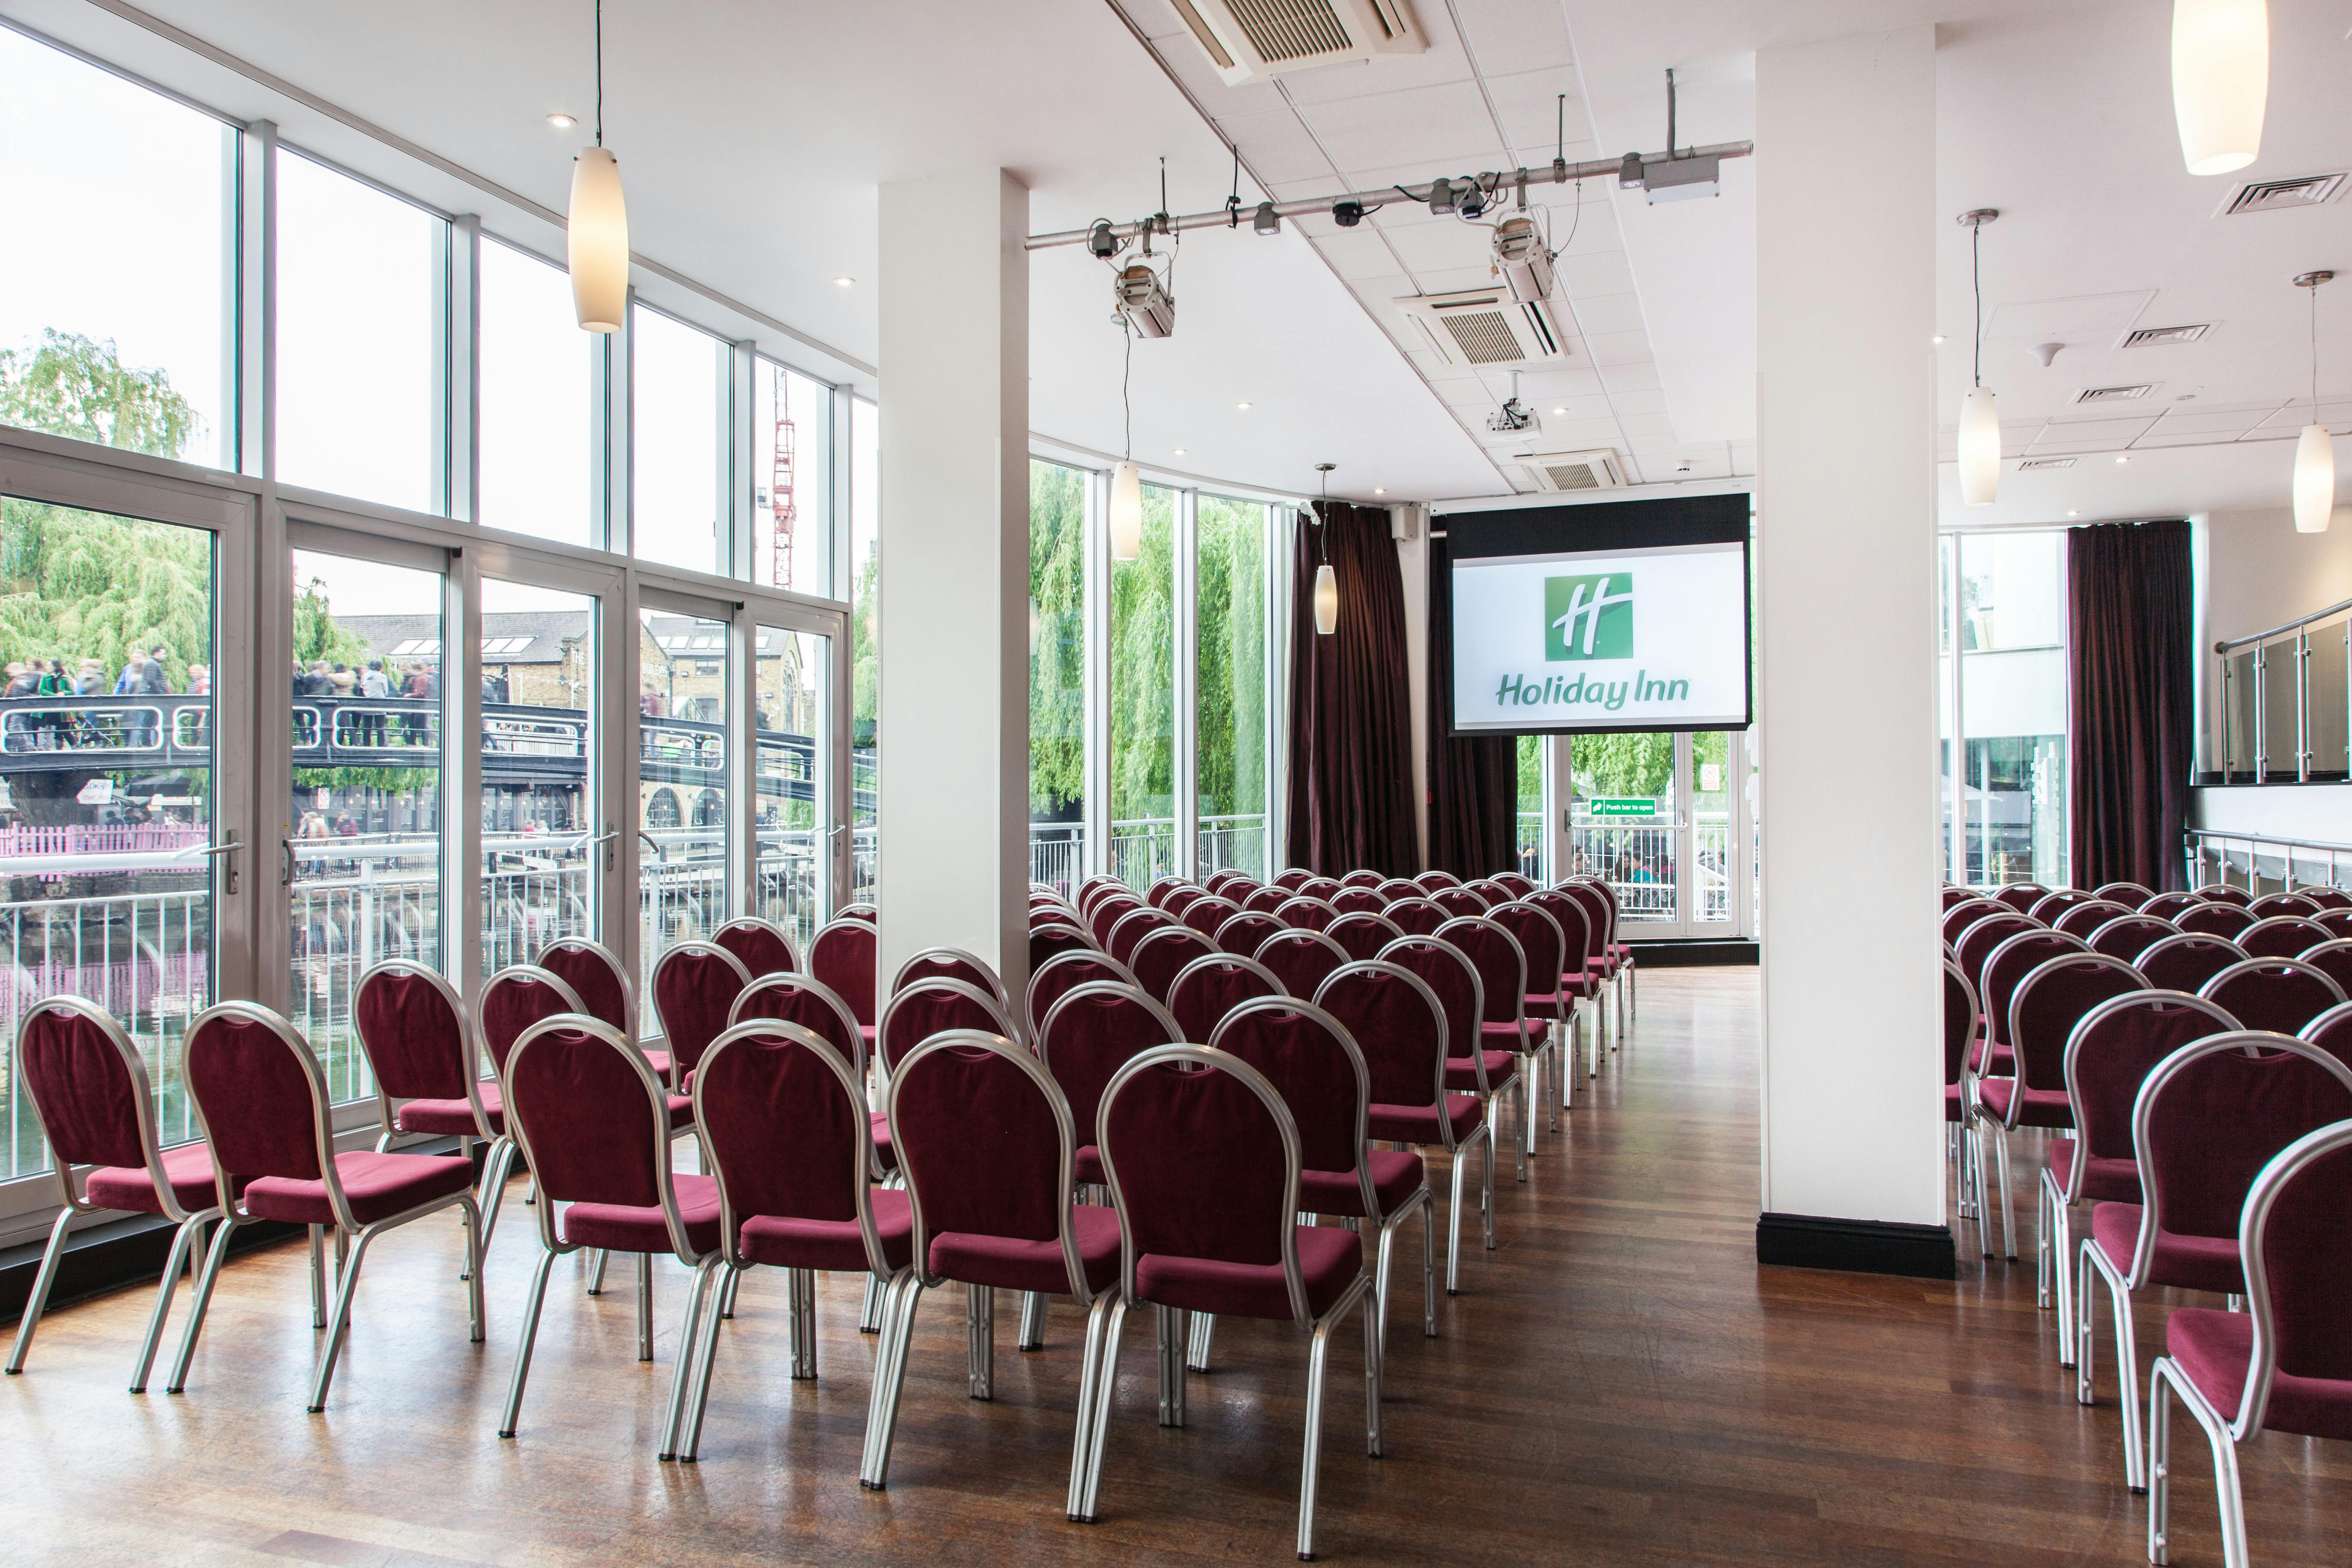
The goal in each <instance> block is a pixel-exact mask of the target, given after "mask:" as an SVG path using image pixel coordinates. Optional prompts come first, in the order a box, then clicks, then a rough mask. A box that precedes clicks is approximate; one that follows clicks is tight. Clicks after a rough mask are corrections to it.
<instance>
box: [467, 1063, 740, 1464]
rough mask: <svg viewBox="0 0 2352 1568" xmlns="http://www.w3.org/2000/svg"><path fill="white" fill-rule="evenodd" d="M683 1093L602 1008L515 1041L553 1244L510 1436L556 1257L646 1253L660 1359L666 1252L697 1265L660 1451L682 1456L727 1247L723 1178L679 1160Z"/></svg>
mask: <svg viewBox="0 0 2352 1568" xmlns="http://www.w3.org/2000/svg"><path fill="white" fill-rule="evenodd" d="M681 1105H682V1107H683V1111H682V1113H683V1114H684V1115H686V1116H688V1117H691V1116H692V1115H693V1113H694V1102H693V1101H692V1100H684V1101H680V1100H679V1098H678V1097H677V1096H675V1095H672V1094H669V1093H668V1092H667V1089H665V1088H664V1086H663V1084H662V1082H661V1080H660V1079H657V1078H656V1077H655V1076H654V1073H653V1069H652V1068H650V1067H648V1066H646V1060H645V1058H644V1057H643V1056H642V1055H640V1054H639V1053H638V1052H637V1051H636V1050H635V1048H634V1044H633V1042H631V1041H630V1040H628V1039H627V1038H625V1037H623V1036H622V1035H621V1034H620V1033H618V1032H617V1031H616V1030H614V1029H613V1028H612V1027H610V1026H607V1025H605V1024H604V1023H601V1022H599V1021H597V1020H594V1019H591V1018H584V1017H578V1016H568V1017H555V1018H550V1019H547V1020H546V1021H544V1022H542V1023H538V1024H534V1025H532V1026H530V1028H529V1029H526V1030H525V1031H523V1037H522V1038H521V1039H520V1040H517V1041H516V1042H515V1047H514V1051H513V1053H512V1054H511V1055H509V1057H508V1058H507V1121H508V1124H509V1126H510V1127H511V1128H512V1129H513V1131H514V1137H515V1141H516V1142H518V1143H520V1144H521V1145H522V1157H523V1159H524V1160H525V1161H526V1162H527V1163H529V1164H530V1169H531V1173H532V1175H534V1176H535V1177H537V1178H538V1181H539V1191H540V1196H541V1199H542V1200H543V1201H542V1202H541V1204H540V1205H539V1239H540V1245H541V1247H542V1248H544V1251H543V1253H542V1255H541V1258H540V1260H539V1268H538V1271H537V1272H536V1273H535V1274H533V1275H532V1277H531V1282H530V1304H529V1305H528V1306H527V1307H525V1308H524V1309H523V1322H522V1334H521V1338H520V1340H519V1341H518V1342H517V1343H516V1346H515V1363H514V1376H513V1378H512V1380H511V1381H510V1382H509V1384H508V1386H507V1403H506V1411H505V1414H504V1415H503V1416H502V1417H501V1418H500V1420H499V1436H501V1437H511V1436H514V1435H515V1431H516V1426H517V1423H518V1421H519V1419H520V1416H521V1414H522V1394H523V1387H524V1385H525V1384H527V1383H528V1382H529V1381H530V1361H531V1350H532V1347H533V1346H534V1345H535V1344H536V1343H537V1342H538V1339H539V1319H540V1313H541V1310H542V1309H543V1308H544V1307H545V1305H546V1302H547V1277H548V1274H549V1272H550V1271H551V1269H553V1268H554V1267H555V1260H556V1258H559V1257H562V1255H563V1254H565V1253H567V1252H576V1251H579V1250H581V1249H583V1248H589V1249H593V1250H596V1251H600V1252H606V1253H613V1252H618V1253H622V1254H624V1255H634V1256H635V1258H636V1260H637V1360H639V1361H640V1362H649V1361H651V1360H653V1359H654V1270H653V1261H654V1259H655V1258H656V1257H661V1256H665V1255H666V1256H668V1257H673V1258H677V1260H678V1261H679V1262H680V1263H682V1264H684V1265H686V1267H688V1268H691V1269H692V1270H694V1288H693V1290H692V1292H691V1293H690V1294H689V1296H688V1299H687V1306H686V1311H685V1315H684V1316H683V1317H682V1318H681V1319H680V1320H679V1325H678V1335H677V1361H676V1364H675V1365H674V1366H673V1367H672V1368H671V1371H670V1392H669V1415H668V1418H667V1421H666V1422H665V1423H664V1424H663V1426H662V1434H661V1446H660V1454H661V1457H662V1458H665V1459H668V1458H676V1457H677V1434H678V1426H679V1424H680V1421H681V1420H682V1418H683V1416H684V1415H685V1408H686V1390H687V1372H688V1367H689V1366H691V1365H692V1364H693V1362H694V1348H695V1337H696V1333H697V1331H698V1328H699V1326H700V1323H701V1320H702V1304H703V1302H704V1300H706V1299H707V1298H708V1296H709V1289H710V1282H711V1272H712V1270H713V1268H715V1267H716V1266H717V1265H718V1262H719V1189H718V1185H717V1184H716V1183H714V1182H713V1181H712V1180H711V1179H710V1178H709V1176H698V1175H688V1174H686V1173H681V1172H677V1171H674V1170H673V1169H672V1168H671V1162H670V1148H671V1141H670V1134H669V1129H668V1128H667V1126H666V1125H665V1122H666V1121H671V1120H675V1119H676V1118H677V1116H678V1115H679V1114H681V1111H680V1110H679V1109H678V1108H679V1107H680V1106H681ZM559 1205H561V1212H560V1213H559Z"/></svg>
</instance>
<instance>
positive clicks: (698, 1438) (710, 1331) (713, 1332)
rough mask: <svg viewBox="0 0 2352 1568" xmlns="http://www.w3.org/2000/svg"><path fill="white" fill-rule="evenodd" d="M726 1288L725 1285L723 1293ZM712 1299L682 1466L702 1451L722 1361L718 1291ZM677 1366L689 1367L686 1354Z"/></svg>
mask: <svg viewBox="0 0 2352 1568" xmlns="http://www.w3.org/2000/svg"><path fill="white" fill-rule="evenodd" d="M720 1267H722V1268H726V1271H727V1272H728V1273H730V1274H739V1273H740V1272H741V1270H740V1269H738V1268H734V1267H732V1266H731V1265H721V1266H720ZM724 1288H725V1286H724V1284H723V1283H722V1285H721V1287H720V1289H724ZM711 1296H712V1300H711V1306H710V1321H709V1322H708V1323H707V1324H705V1325H704V1326H703V1330H702V1337H701V1338H700V1339H699V1340H698V1341H697V1342H696V1351H697V1353H696V1355H695V1358H694V1388H693V1391H692V1392H691V1393H690V1394H688V1395H687V1413H686V1430H685V1431H684V1432H683V1433H682V1434H680V1435H679V1437H678V1443H677V1462H678V1463H679V1464H681V1465H690V1464H693V1463H694V1462H695V1457H696V1455H697V1453H698V1451H699V1450H700V1448H701V1447H702V1414H703V1412H704V1411H705V1410H706V1409H708V1408H709V1405H710V1368H711V1363H714V1362H716V1361H717V1360H718V1359H719V1320H720V1318H721V1316H722V1314H721V1313H720V1312H719V1300H721V1298H720V1297H719V1292H718V1291H715V1290H714V1291H713V1292H711ZM793 1350H794V1354H795V1359H797V1355H798V1350H799V1347H798V1346H797V1345H795V1346H794V1347H793ZM678 1364H679V1365H680V1366H683V1365H685V1364H686V1362H685V1357H684V1355H683V1354H681V1355H680V1357H679V1360H678Z"/></svg>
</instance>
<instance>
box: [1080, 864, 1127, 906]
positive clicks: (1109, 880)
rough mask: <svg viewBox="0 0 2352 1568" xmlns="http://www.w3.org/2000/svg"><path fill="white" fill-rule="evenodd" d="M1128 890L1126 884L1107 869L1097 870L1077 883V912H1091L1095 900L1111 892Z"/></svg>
mask: <svg viewBox="0 0 2352 1568" xmlns="http://www.w3.org/2000/svg"><path fill="white" fill-rule="evenodd" d="M1128 891H1129V888H1128V885H1127V884H1126V883H1125V882H1122V881H1120V880H1119V879H1118V878H1117V877H1114V876H1112V875H1111V874H1110V873H1109V872H1108V871H1097V872H1096V873H1095V874H1094V875H1093V876H1091V877H1088V878H1087V879H1086V880H1085V881H1083V882H1080V883H1079V884H1078V899H1077V903H1078V913H1080V914H1082V915H1085V914H1092V913H1093V912H1094V907H1095V900H1097V899H1099V898H1103V897H1105V896H1106V895H1108V894H1111V893H1125V892H1128Z"/></svg>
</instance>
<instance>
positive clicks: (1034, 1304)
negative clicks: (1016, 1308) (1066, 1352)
mask: <svg viewBox="0 0 2352 1568" xmlns="http://www.w3.org/2000/svg"><path fill="white" fill-rule="evenodd" d="M1021 1348H1022V1349H1023V1350H1024V1351H1041V1350H1044V1349H1045V1292H1044V1291H1043V1290H1027V1291H1024V1292H1023V1293H1022V1297H1021Z"/></svg>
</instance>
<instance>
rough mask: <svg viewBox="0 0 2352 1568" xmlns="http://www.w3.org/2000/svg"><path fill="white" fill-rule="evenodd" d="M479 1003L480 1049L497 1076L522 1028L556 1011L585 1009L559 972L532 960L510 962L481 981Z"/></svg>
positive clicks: (502, 1075) (555, 1013) (503, 1066)
mask: <svg viewBox="0 0 2352 1568" xmlns="http://www.w3.org/2000/svg"><path fill="white" fill-rule="evenodd" d="M480 1005H481V1010H482V1011H481V1018H480V1020H479V1022H478V1024H477V1027H478V1029H479V1030H480V1031H481V1043H482V1052H483V1054H484V1055H486V1056H488V1058H490V1069H491V1070H492V1071H493V1072H496V1073H497V1074H498V1075H499V1078H500V1079H504V1078H505V1077H506V1070H507V1057H508V1055H509V1053H511V1052H512V1051H513V1049H514V1043H515V1042H516V1041H517V1040H519V1039H520V1038H522V1032H523V1031H524V1030H525V1029H528V1028H530V1026H532V1025H533V1024H536V1023H538V1022H539V1021H540V1020H541V1019H542V1018H552V1017H554V1016H556V1015H557V1014H559V1013H585V1012H587V1011H588V1009H587V1007H586V1006H585V1005H583V1004H582V1002H581V1000H580V993H578V992H577V991H574V990H572V987H571V986H570V985H568V984H565V983H564V981H563V979H562V976H561V975H556V974H551V973H548V972H547V971H546V970H544V969H541V968H540V967H539V965H537V964H535V963H510V964H509V965H507V967H505V968H504V969H501V970H499V972H498V973H496V974H493V975H491V976H490V977H489V979H488V980H486V981H484V982H483V983H482V1000H481V1004H480Z"/></svg>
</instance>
